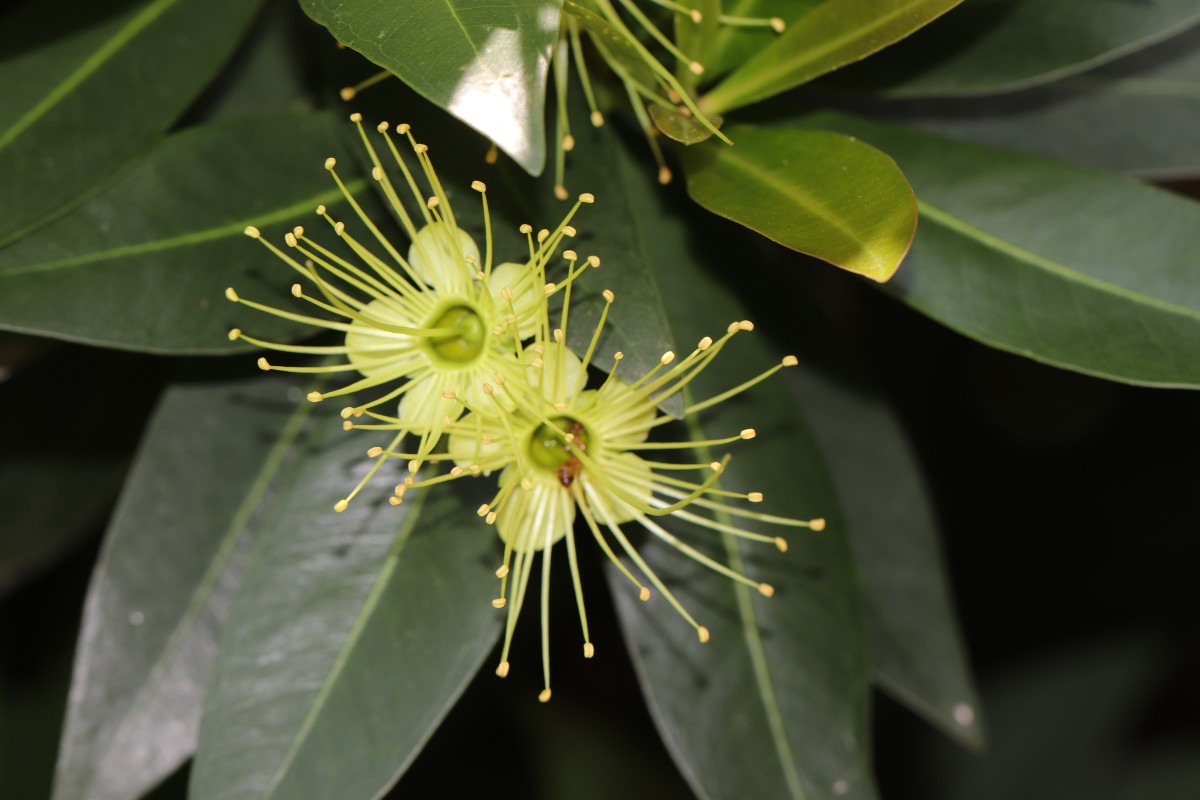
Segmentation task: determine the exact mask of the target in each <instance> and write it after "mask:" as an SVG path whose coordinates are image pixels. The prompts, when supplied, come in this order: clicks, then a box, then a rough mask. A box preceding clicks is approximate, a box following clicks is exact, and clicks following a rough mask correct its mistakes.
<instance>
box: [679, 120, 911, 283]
mask: <svg viewBox="0 0 1200 800" xmlns="http://www.w3.org/2000/svg"><path fill="white" fill-rule="evenodd" d="M728 133H729V136H730V138H731V139H733V141H734V143H735V144H734V146H733V147H726V146H723V145H722V146H717V145H708V146H704V147H697V148H690V149H688V150H685V151H684V152H683V160H684V168H685V169H686V171H687V177H688V193H689V194H690V195H691V196H692V199H693V200H695V201H696V202H697V203H699V204H700V205H702V206H704V207H705V208H707V209H708V210H709V211H712V212H713V213H714V214H719V215H721V216H723V217H726V218H728V219H731V220H733V221H734V222H739V223H741V224H742V225H745V226H746V227H748V228H750V229H752V230H755V231H758V232H759V233H761V234H763V235H764V236H766V237H768V238H770V239H773V240H774V241H776V242H779V243H780V244H782V245H784V246H785V247H790V248H792V249H793V250H799V251H801V252H803V253H808V254H809V255H813V256H816V257H817V258H820V259H823V260H825V261H828V262H830V263H831V264H834V265H836V266H839V267H842V268H843V269H847V270H850V271H851V272H857V273H859V274H860V275H865V276H867V277H868V278H871V279H872V280H875V281H880V282H882V281H886V280H888V279H889V278H890V277H891V276H892V274H893V273H894V272H895V271H896V268H897V267H899V266H900V262H901V261H902V260H903V258H904V255H905V253H907V252H908V248H909V245H910V244H911V243H912V239H913V235H914V234H915V233H916V227H917V206H916V198H914V197H913V194H912V188H911V187H909V185H908V181H906V180H905V179H904V175H903V174H901V172H900V170H899V168H898V167H897V166H896V164H895V162H894V161H892V159H891V158H889V157H888V156H886V155H884V154H883V153H881V152H879V151H878V150H876V149H875V148H873V147H870V146H869V145H866V144H863V143H862V142H859V141H857V140H856V139H854V138H853V137H846V136H842V135H840V134H836V133H829V132H825V131H804V132H803V133H801V132H799V131H796V130H790V131H789V130H782V129H778V128H774V129H772V128H756V127H751V126H747V125H737V126H733V127H731V128H730V129H729V131H728Z"/></svg>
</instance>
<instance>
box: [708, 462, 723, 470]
mask: <svg viewBox="0 0 1200 800" xmlns="http://www.w3.org/2000/svg"><path fill="white" fill-rule="evenodd" d="M708 468H709V469H711V470H712V471H713V472H720V471H721V462H720V461H710V462H708Z"/></svg>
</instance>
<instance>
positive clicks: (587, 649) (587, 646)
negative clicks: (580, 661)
mask: <svg viewBox="0 0 1200 800" xmlns="http://www.w3.org/2000/svg"><path fill="white" fill-rule="evenodd" d="M594 655H596V648H594V647H592V643H591V642H584V643H583V657H584V658H591V657H592V656H594Z"/></svg>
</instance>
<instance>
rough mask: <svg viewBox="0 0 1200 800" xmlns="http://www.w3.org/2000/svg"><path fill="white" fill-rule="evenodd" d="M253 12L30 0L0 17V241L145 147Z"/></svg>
mask: <svg viewBox="0 0 1200 800" xmlns="http://www.w3.org/2000/svg"><path fill="white" fill-rule="evenodd" d="M260 5H261V3H260V2H253V1H251V2H247V1H246V0H151V2H144V3H137V4H131V3H129V2H122V3H119V4H116V8H114V4H112V3H107V4H105V3H99V4H96V3H87V2H74V3H69V4H67V5H66V6H64V4H61V3H52V4H47V3H26V4H25V5H24V6H22V7H20V8H19V9H18V10H17V11H14V12H10V13H8V14H7V15H6V16H4V17H3V18H0V31H3V33H2V34H0V53H6V54H7V53H14V54H15V55H13V56H12V57H9V58H7V59H6V60H5V61H4V62H3V63H0V208H3V209H4V210H5V211H4V214H3V215H0V244H4V243H6V242H9V241H12V240H13V239H16V238H17V237H19V236H22V235H23V234H25V233H27V232H28V231H29V230H31V229H32V228H34V227H36V226H38V225H40V224H42V223H44V222H45V221H46V220H47V218H49V217H52V216H54V215H56V214H60V213H62V211H63V210H64V209H65V208H66V207H69V206H71V205H74V204H76V203H77V202H79V200H81V199H83V198H84V197H86V196H87V194H88V193H89V192H91V191H93V190H95V188H96V187H97V186H98V185H99V184H101V183H103V182H104V181H107V180H109V179H111V178H112V177H113V176H115V175H116V174H117V173H118V172H119V171H120V169H121V168H122V167H123V166H124V165H125V164H126V163H127V162H128V161H129V160H130V159H131V158H133V157H134V156H136V155H137V154H138V153H140V152H142V151H143V150H145V149H146V148H147V147H149V146H150V145H151V144H152V143H153V142H154V141H155V139H156V138H157V137H158V135H159V134H161V133H162V132H163V131H164V130H166V129H167V128H168V127H169V126H170V125H171V123H172V122H173V121H174V120H175V119H176V118H177V117H178V116H179V115H180V114H181V113H182V112H183V111H184V109H186V108H187V106H188V104H189V103H190V102H191V101H192V98H194V97H195V96H196V95H197V94H198V93H199V92H200V90H201V89H202V88H204V85H205V84H206V83H208V81H209V79H210V78H211V77H212V76H213V74H214V73H216V71H217V69H218V68H219V67H220V66H221V64H223V63H224V62H225V60H226V58H228V57H229V54H230V53H231V52H232V51H233V48H234V46H235V45H236V44H237V41H238V39H239V38H241V36H242V33H243V32H244V31H245V30H246V28H247V26H248V25H249V23H250V21H251V20H252V19H253V18H254V15H255V13H256V12H257V10H258V8H259V6H260ZM68 21H69V22H68ZM64 24H65V25H66V31H65V35H64V36H61V37H60V38H53V32H57V31H61V30H63V27H64ZM31 45H32V46H31Z"/></svg>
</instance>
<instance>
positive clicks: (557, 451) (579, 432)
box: [526, 417, 590, 486]
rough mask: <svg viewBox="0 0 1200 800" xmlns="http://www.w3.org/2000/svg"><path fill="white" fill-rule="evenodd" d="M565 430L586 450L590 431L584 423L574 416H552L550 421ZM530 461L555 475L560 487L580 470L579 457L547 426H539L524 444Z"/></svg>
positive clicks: (556, 432)
mask: <svg viewBox="0 0 1200 800" xmlns="http://www.w3.org/2000/svg"><path fill="white" fill-rule="evenodd" d="M550 421H551V422H553V423H554V425H555V426H557V427H558V429H559V430H561V431H563V432H564V433H568V434H570V435H571V436H572V437H573V439H574V444H575V446H576V447H577V448H579V449H580V450H584V451H586V450H587V445H588V439H589V438H590V434H589V433H588V429H587V428H585V427H584V425H583V423H582V422H580V421H579V420H577V419H575V418H574V417H554V418H552V419H551V420H550ZM526 450H527V452H528V453H529V460H530V461H532V462H533V464H534V466H536V467H538V468H540V469H542V470H543V471H545V472H549V473H553V474H557V476H558V479H559V482H560V483H562V485H563V486H570V485H571V482H572V481H573V480H574V479H575V476H576V475H578V474H579V472H580V471H581V470H582V469H583V465H582V464H580V463H579V459H578V458H576V457H575V455H574V454H573V453H572V452H571V448H570V447H568V445H567V441H566V439H565V438H564V437H563V436H562V435H561V434H560V433H559V432H558V431H556V430H555V429H554V428H552V427H550V426H549V425H545V424H542V425H539V426H537V427H536V428H534V430H533V433H532V434H530V436H529V443H528V445H527V446H526Z"/></svg>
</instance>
